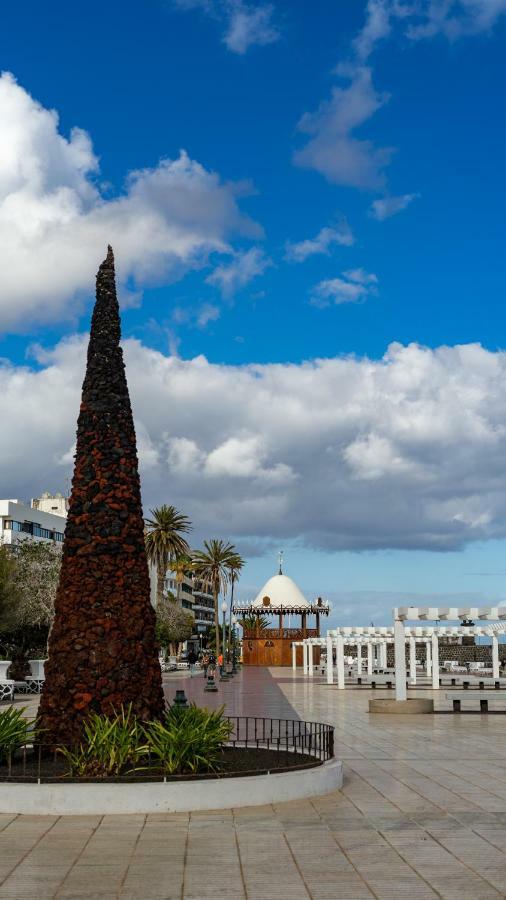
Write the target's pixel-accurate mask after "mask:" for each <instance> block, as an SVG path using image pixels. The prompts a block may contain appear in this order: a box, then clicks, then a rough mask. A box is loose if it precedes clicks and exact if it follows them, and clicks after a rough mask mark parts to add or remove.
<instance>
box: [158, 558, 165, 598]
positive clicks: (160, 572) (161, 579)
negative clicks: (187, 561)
mask: <svg viewBox="0 0 506 900" xmlns="http://www.w3.org/2000/svg"><path fill="white" fill-rule="evenodd" d="M164 585H165V572H164V571H163V567H162V565H161V564H160V563H158V565H157V567H156V605H157V607H161V605H162V603H163V588H164Z"/></svg>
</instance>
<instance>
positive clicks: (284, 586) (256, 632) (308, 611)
mask: <svg viewBox="0 0 506 900" xmlns="http://www.w3.org/2000/svg"><path fill="white" fill-rule="evenodd" d="M234 613H235V614H236V615H237V616H238V618H239V620H240V621H241V622H242V627H243V641H242V659H243V664H244V665H245V666H291V665H292V643H293V642H294V641H302V640H303V639H304V638H309V637H319V636H320V620H321V616H327V615H328V613H329V607H328V604H327V603H325V602H324V601H323V600H322V599H321V597H318V599H317V600H316V601H315V602H313V603H309V602H308V601H307V600H306V598H305V597H304V595H303V594H302V592H301V591H300V590H299V588H298V587H297V585H296V584H295V582H294V581H292V579H291V578H289V577H288V576H287V575H283V573H282V572H281V571H280V572H279V574H278V575H274V576H273V577H272V578H270V579H269V581H268V582H267V584H265V585H264V587H263V588H262V590H261V591H260V592H259V594H258V596H257V597H256V598H255V600H254V601H253V602H252V603H250V604H244V605H240V604H235V605H234ZM310 616H311V617H313V623H312V627H309V626H310V622H309V617H310ZM268 618H269V619H270V618H276V619H277V621H276V623H275V624H273V625H269V626H268V627H266V625H265V619H268ZM294 619H299V623H298V624H297V625H296V626H295V627H293V626H292V622H293V620H294ZM319 654H320V648H319V647H315V648H314V662H315V664H318V662H319ZM297 665H302V647H297Z"/></svg>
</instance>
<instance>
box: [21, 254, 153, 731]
mask: <svg viewBox="0 0 506 900" xmlns="http://www.w3.org/2000/svg"><path fill="white" fill-rule="evenodd" d="M120 336H121V325H120V316H119V306H118V301H117V299H116V286H115V278H114V256H113V252H112V248H111V247H109V249H108V253H107V258H106V259H105V260H104V262H103V263H102V265H101V266H100V268H99V270H98V275H97V299H96V303H95V309H94V311H93V318H92V322H91V332H90V342H89V346H88V361H87V368H86V376H85V379H84V383H83V391H82V401H81V409H80V413H79V419H78V424H77V447H76V457H75V467H74V477H73V481H72V493H71V497H70V506H69V513H68V519H67V526H66V529H65V542H64V545H63V560H62V568H61V574H60V582H59V586H58V592H57V596H56V604H55V620H54V625H53V628H52V630H51V635H50V640H49V659H48V661H47V663H46V666H45V675H46V680H45V683H44V687H43V691H42V697H41V703H40V709H39V719H38V724H39V726H40V727H41V728H43V729H44V736H43V743H50V744H54V743H63V744H69V743H72V742H74V741H75V740H76V739H78V738H79V737H80V735H81V731H82V721H83V718H85V717H86V716H87V715H88V714H89V713H90V712H91V711H95V712H101V713H106V714H108V713H111V712H112V711H113V710H114V709H116V710H119V708H120V706H121V705H122V704H123V706H127V705H128V704H130V703H131V704H132V710H133V712H134V713H135V714H136V715H138V716H139V717H140V718H141V719H143V720H146V719H153V718H159V717H160V716H161V715H162V712H163V708H164V699H163V692H162V679H161V671H160V665H159V662H158V651H157V646H156V639H155V613H154V610H153V608H152V606H151V603H150V585H149V572H148V564H147V560H146V553H145V549H144V521H143V517H142V507H141V493H140V482H139V472H138V461H137V449H136V441H135V431H134V424H133V418H132V410H131V406H130V397H129V394H128V386H127V381H126V376H125V365H124V362H123V352H122V349H121V347H120V344H119V342H120Z"/></svg>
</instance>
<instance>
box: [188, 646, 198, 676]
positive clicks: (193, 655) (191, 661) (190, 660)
mask: <svg viewBox="0 0 506 900" xmlns="http://www.w3.org/2000/svg"><path fill="white" fill-rule="evenodd" d="M196 662H197V654H196V653H195V650H193V649H192V650H190V652H189V654H188V665H189V667H190V678H192V677H193V671H194V669H195V663H196Z"/></svg>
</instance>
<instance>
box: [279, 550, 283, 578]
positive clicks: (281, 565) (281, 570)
mask: <svg viewBox="0 0 506 900" xmlns="http://www.w3.org/2000/svg"><path fill="white" fill-rule="evenodd" d="M278 559H279V573H278V574H279V575H282V574H283V551H282V550H280V551H279V553H278Z"/></svg>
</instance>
